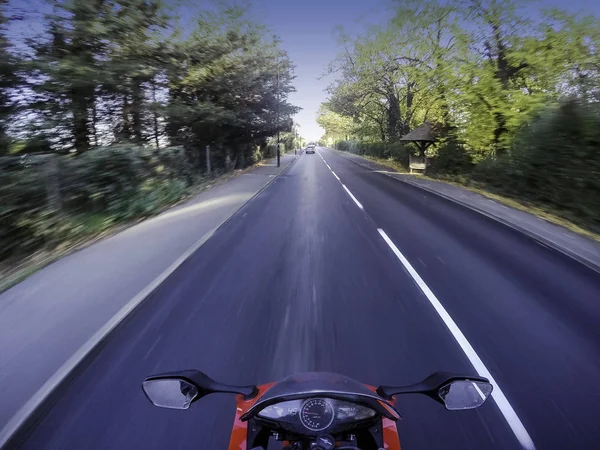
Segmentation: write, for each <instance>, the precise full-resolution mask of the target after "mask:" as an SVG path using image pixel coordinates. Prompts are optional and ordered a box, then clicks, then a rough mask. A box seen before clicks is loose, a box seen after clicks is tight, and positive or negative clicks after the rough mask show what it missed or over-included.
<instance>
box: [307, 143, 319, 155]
mask: <svg viewBox="0 0 600 450" xmlns="http://www.w3.org/2000/svg"><path fill="white" fill-rule="evenodd" d="M316 148H317V146H316V145H315V143H314V142H311V143H310V144H308V145H307V146H306V153H314V152H315V150H316Z"/></svg>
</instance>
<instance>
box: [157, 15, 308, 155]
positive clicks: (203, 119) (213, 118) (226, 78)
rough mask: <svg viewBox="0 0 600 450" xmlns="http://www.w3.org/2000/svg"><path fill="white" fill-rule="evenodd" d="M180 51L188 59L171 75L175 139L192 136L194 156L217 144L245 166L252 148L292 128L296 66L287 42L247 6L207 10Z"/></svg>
mask: <svg viewBox="0 0 600 450" xmlns="http://www.w3.org/2000/svg"><path fill="white" fill-rule="evenodd" d="M177 51H178V53H179V55H180V57H179V58H178V60H177V64H176V65H174V66H173V67H172V68H171V69H170V71H169V75H168V77H169V91H170V93H169V104H168V107H167V112H168V116H169V122H170V125H169V130H170V134H171V138H172V139H173V140H174V141H177V140H180V139H182V137H183V136H187V138H186V146H187V147H188V148H189V149H190V150H191V151H194V150H195V151H197V150H200V149H203V147H204V146H205V145H209V144H210V145H212V146H213V147H214V148H216V149H220V148H224V147H228V148H232V149H233V155H228V154H226V153H227V152H225V153H223V152H220V153H217V155H216V157H217V158H220V159H221V160H225V159H226V158H227V157H228V156H230V157H232V158H233V159H234V160H235V161H238V160H242V159H245V158H246V156H248V154H249V153H250V152H251V151H253V150H252V145H260V144H261V143H264V142H265V141H266V138H267V137H269V136H273V135H275V134H276V133H277V131H278V130H279V131H289V130H291V116H292V115H293V114H295V113H296V112H297V111H298V108H296V107H294V106H292V105H290V104H289V103H288V102H287V96H288V94H289V93H290V92H293V90H294V88H293V86H292V84H291V83H292V80H293V78H294V77H293V66H292V64H291V62H290V60H289V58H288V56H287V54H286V53H285V52H283V51H282V50H281V49H280V48H279V41H278V40H277V39H275V38H272V37H269V36H268V35H267V34H266V32H265V30H264V28H263V27H262V26H259V25H256V24H255V23H253V22H252V21H251V20H249V19H248V17H247V10H246V9H245V8H242V7H240V6H226V7H222V9H220V10H219V11H217V12H203V13H202V14H201V15H200V17H199V18H198V21H197V28H196V29H195V30H194V32H193V33H192V35H191V36H190V37H189V39H187V40H186V41H185V42H184V43H183V44H182V45H181V46H179V47H178V49H177ZM278 114H279V120H278ZM198 159H199V160H201V159H200V158H198Z"/></svg>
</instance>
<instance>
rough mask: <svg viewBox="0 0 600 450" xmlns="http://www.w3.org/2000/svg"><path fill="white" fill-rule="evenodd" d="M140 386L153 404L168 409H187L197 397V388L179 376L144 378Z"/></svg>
mask: <svg viewBox="0 0 600 450" xmlns="http://www.w3.org/2000/svg"><path fill="white" fill-rule="evenodd" d="M142 388H143V389H144V393H145V394H146V397H148V400H150V401H151V402H152V404H153V405H154V406H160V407H161V408H170V409H188V408H189V407H190V405H191V404H192V402H193V401H194V400H195V399H196V397H198V389H196V386H194V385H193V384H191V383H189V382H187V381H185V380H183V379H181V378H159V379H156V380H146V381H144V382H143V383H142Z"/></svg>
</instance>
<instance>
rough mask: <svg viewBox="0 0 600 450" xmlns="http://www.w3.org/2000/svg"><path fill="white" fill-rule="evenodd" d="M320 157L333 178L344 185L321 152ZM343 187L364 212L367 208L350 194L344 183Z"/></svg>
mask: <svg viewBox="0 0 600 450" xmlns="http://www.w3.org/2000/svg"><path fill="white" fill-rule="evenodd" d="M318 155H319V156H320V157H321V159H322V160H323V162H324V163H325V165H326V166H327V168H328V169H329V170H330V171H331V173H332V174H333V176H334V177H336V178H337V180H338V181H339V182H340V183H342V180H340V177H338V176H337V174H336V173H335V172H334V171H333V169H332V168H331V167H330V166H329V164H327V161H325V158H323V155H321V153H320V152H319V153H318ZM342 187H343V188H344V190H345V191H346V192H347V193H348V195H349V196H350V198H351V199H352V200H354V203H356V206H358V207H359V208H360V209H362V210H364V209H365V208H364V207H363V205H362V204H361V203H360V202H359V201H358V200H357V199H356V197H355V196H354V195H352V192H350V190H349V189H348V188H347V187H346V185H345V184H344V183H342Z"/></svg>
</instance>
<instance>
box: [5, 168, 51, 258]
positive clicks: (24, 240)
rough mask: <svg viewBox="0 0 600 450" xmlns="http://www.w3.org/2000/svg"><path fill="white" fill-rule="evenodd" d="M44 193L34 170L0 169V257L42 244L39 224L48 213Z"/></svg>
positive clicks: (43, 188)
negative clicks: (5, 170)
mask: <svg viewBox="0 0 600 450" xmlns="http://www.w3.org/2000/svg"><path fill="white" fill-rule="evenodd" d="M46 195H47V194H46V189H45V184H44V179H43V177H41V176H40V174H39V172H38V171H36V170H34V169H25V170H21V171H19V172H0V259H5V258H8V257H9V256H11V255H13V254H17V253H27V252H30V251H32V250H34V249H36V248H39V247H40V246H42V245H44V243H45V237H44V236H43V235H42V234H41V233H40V227H39V224H40V221H42V220H43V219H45V218H47V217H48V214H49V212H48V211H47V209H46V205H47V198H46Z"/></svg>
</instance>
